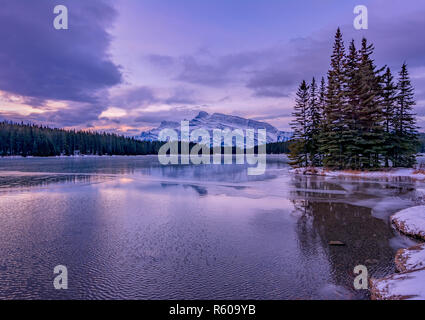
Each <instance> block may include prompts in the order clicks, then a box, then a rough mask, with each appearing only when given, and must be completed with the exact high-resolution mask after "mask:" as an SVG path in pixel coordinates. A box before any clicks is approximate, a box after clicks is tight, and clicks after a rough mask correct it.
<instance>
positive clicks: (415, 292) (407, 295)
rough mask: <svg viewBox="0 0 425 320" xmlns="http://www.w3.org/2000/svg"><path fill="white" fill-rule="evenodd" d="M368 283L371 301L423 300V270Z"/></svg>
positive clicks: (424, 297)
mask: <svg viewBox="0 0 425 320" xmlns="http://www.w3.org/2000/svg"><path fill="white" fill-rule="evenodd" d="M370 282H371V283H370V285H371V298H372V300H425V269H420V270H415V271H408V272H404V273H398V274H394V275H391V276H389V277H386V278H384V279H379V280H375V279H372V280H371V281H370Z"/></svg>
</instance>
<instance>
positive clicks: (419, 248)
mask: <svg viewBox="0 0 425 320" xmlns="http://www.w3.org/2000/svg"><path fill="white" fill-rule="evenodd" d="M395 265H396V268H397V270H398V271H399V272H407V271H414V270H419V269H423V268H425V243H423V244H419V245H416V246H414V247H411V248H409V249H400V250H398V251H397V254H396V257H395Z"/></svg>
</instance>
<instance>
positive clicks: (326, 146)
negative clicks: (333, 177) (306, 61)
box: [290, 29, 424, 170]
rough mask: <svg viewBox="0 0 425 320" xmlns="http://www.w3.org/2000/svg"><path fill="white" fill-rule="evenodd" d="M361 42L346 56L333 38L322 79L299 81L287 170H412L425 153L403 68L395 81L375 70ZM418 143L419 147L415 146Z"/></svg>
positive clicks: (367, 48)
mask: <svg viewBox="0 0 425 320" xmlns="http://www.w3.org/2000/svg"><path fill="white" fill-rule="evenodd" d="M373 52H374V47H373V45H372V44H370V43H369V42H368V41H367V40H366V39H365V38H363V40H362V42H361V46H360V47H359V49H357V48H356V45H355V43H354V40H352V41H351V42H350V45H349V47H348V50H346V49H345V45H344V42H343V39H342V33H341V31H340V29H338V30H337V32H336V35H335V42H334V46H333V53H332V56H331V63H330V69H329V71H328V73H327V79H326V80H325V78H323V77H322V79H321V82H320V83H318V82H316V80H315V79H314V78H313V79H312V81H311V83H307V82H306V81H302V83H301V84H300V86H299V88H298V92H297V96H296V104H295V111H294V113H293V116H294V121H293V122H292V128H293V131H294V136H293V143H292V144H291V147H290V148H291V153H290V158H291V160H292V162H291V164H292V165H294V166H296V167H308V166H325V167H328V168H333V169H355V170H368V169H378V168H381V167H412V166H413V165H414V164H415V163H416V153H417V152H418V151H421V152H424V135H419V134H418V131H417V129H418V128H417V126H416V115H415V114H414V111H413V107H414V106H415V99H414V88H413V86H412V84H411V81H410V77H409V72H408V70H407V65H406V63H404V64H403V65H402V67H401V69H400V71H399V72H398V77H397V79H394V76H393V74H392V72H391V70H390V68H388V67H386V66H385V67H382V68H378V67H377V66H376V64H375V62H374V60H373V58H372V55H373ZM419 139H421V142H420V141H419Z"/></svg>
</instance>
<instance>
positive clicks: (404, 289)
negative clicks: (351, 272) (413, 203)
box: [370, 206, 425, 300]
mask: <svg viewBox="0 0 425 320" xmlns="http://www.w3.org/2000/svg"><path fill="white" fill-rule="evenodd" d="M391 222H392V223H393V224H394V226H395V227H396V228H397V229H398V230H399V231H400V232H402V233H404V234H406V235H408V236H411V237H414V238H416V239H420V240H425V206H417V207H412V208H408V209H405V210H402V211H399V212H397V213H396V214H394V215H393V216H392V217H391ZM395 265H396V269H397V272H398V273H396V274H394V275H391V276H388V277H385V278H383V279H370V292H371V298H372V299H373V300H425V243H422V244H419V245H415V246H413V247H411V248H408V249H400V250H398V252H397V254H396V257H395Z"/></svg>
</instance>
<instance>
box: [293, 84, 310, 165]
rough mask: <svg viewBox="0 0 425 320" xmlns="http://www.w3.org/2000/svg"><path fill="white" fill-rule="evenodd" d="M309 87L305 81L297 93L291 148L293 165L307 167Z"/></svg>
mask: <svg viewBox="0 0 425 320" xmlns="http://www.w3.org/2000/svg"><path fill="white" fill-rule="evenodd" d="M309 98H310V97H309V87H308V85H307V83H306V82H305V81H303V82H302V83H301V84H300V86H299V88H298V92H297V97H296V99H295V107H294V109H295V110H294V112H293V114H292V115H293V117H294V120H293V121H292V122H291V126H292V130H293V132H294V134H293V143H292V144H291V146H290V151H291V153H290V156H289V157H290V159H291V165H294V166H301V167H303V166H304V167H307V166H308V165H309V155H308V146H309V144H310V138H309V130H310V126H311V125H310V123H309V114H308V107H309V100H310V99H309Z"/></svg>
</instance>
